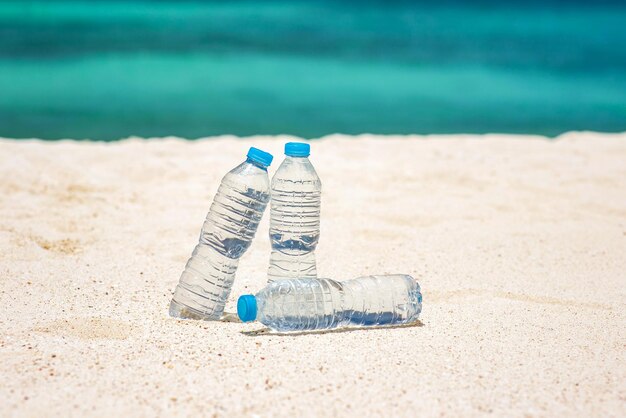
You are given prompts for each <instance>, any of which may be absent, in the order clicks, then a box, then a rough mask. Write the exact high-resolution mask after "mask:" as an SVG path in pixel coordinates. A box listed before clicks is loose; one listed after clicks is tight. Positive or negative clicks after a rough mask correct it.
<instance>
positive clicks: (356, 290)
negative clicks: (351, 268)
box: [237, 274, 422, 332]
mask: <svg viewBox="0 0 626 418" xmlns="http://www.w3.org/2000/svg"><path fill="white" fill-rule="evenodd" d="M421 311H422V294H421V293H420V286H419V284H418V283H417V281H416V280H415V279H413V277H411V276H408V275H405V274H395V275H388V276H366V277H359V278H358V279H354V280H348V281H345V282H338V281H335V280H330V279H287V280H277V281H274V282H272V283H270V284H268V285H267V286H266V287H265V288H264V289H263V290H261V291H260V292H259V293H257V294H256V296H253V295H243V296H241V297H240V298H239V300H238V301H237V314H238V315H239V318H240V319H241V320H242V321H244V322H248V321H254V320H258V321H260V322H261V323H262V324H264V325H266V326H268V327H269V328H271V329H273V330H275V331H279V332H287V331H303V330H316V329H331V328H337V327H370V326H385V325H398V324H407V323H410V322H414V321H416V320H417V319H418V317H419V314H420V312H421Z"/></svg>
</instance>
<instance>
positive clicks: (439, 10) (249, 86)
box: [0, 0, 626, 140]
mask: <svg viewBox="0 0 626 418" xmlns="http://www.w3.org/2000/svg"><path fill="white" fill-rule="evenodd" d="M592 3H593V4H592ZM569 130H597V131H625V130H626V2H623V1H622V2H591V1H584V2H583V1H579V2H576V1H569V2H567V1H543V2H542V1H534V0H527V1H513V2H511V1H504V0H503V1H478V2H470V1H467V2H454V1H443V2H441V1H439V2H436V1H389V0H388V1H366V0H361V1H358V0H354V1H323V0H322V1H319V0H318V1H272V0H257V1H177V2H176V1H1V0H0V136H3V137H14V138H30V137H39V138H45V139H59V138H76V139H83V138H91V139H97V140H114V139H118V138H122V137H127V136H130V135H139V136H146V137H150V136H166V135H178V136H183V137H187V138H197V137H203V136H209V135H218V134H234V135H253V134H281V133H287V134H295V135H300V136H304V137H309V138H314V137H319V136H322V135H325V134H329V133H336V132H339V133H346V134H359V133H376V134H408V133H420V134H424V133H485V132H508V133H531V134H544V135H549V136H554V135H557V134H559V133H561V132H564V131H569Z"/></svg>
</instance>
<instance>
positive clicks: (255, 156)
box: [248, 147, 274, 167]
mask: <svg viewBox="0 0 626 418" xmlns="http://www.w3.org/2000/svg"><path fill="white" fill-rule="evenodd" d="M248 158H250V159H251V160H252V161H254V162H256V163H259V164H261V165H262V166H263V167H269V165H270V164H272V160H273V159H274V157H273V156H272V154H270V153H269V152H265V151H261V150H260V149H258V148H254V147H250V149H249V150H248Z"/></svg>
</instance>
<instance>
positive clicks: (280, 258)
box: [267, 142, 322, 282]
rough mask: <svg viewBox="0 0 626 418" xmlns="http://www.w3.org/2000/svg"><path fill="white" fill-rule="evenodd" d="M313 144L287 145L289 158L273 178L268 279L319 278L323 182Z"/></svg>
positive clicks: (294, 143)
mask: <svg viewBox="0 0 626 418" xmlns="http://www.w3.org/2000/svg"><path fill="white" fill-rule="evenodd" d="M310 149H311V147H310V146H309V144H305V143H301V142H289V143H287V144H285V155H286V157H285V160H284V161H283V163H282V164H281V165H280V167H279V168H278V170H276V174H274V177H273V178H272V201H271V204H270V240H271V242H272V253H271V255H270V266H269V269H268V272H267V275H268V281H269V282H272V281H273V280H278V279H296V278H315V277H317V265H316V262H315V247H316V246H317V242H318V241H319V236H320V195H321V192H322V182H321V181H320V178H319V177H318V176H317V173H316V172H315V169H314V168H313V165H312V164H311V162H310V161H309V158H308V157H309V154H310Z"/></svg>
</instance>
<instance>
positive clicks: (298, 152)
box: [285, 142, 311, 157]
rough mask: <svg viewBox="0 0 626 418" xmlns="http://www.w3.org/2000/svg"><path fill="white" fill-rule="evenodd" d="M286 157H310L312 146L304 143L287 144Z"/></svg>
mask: <svg viewBox="0 0 626 418" xmlns="http://www.w3.org/2000/svg"><path fill="white" fill-rule="evenodd" d="M285 155H288V156H289V157H308V156H309V155H311V146H310V145H309V144H305V143H304V142H287V143H286V144H285Z"/></svg>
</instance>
